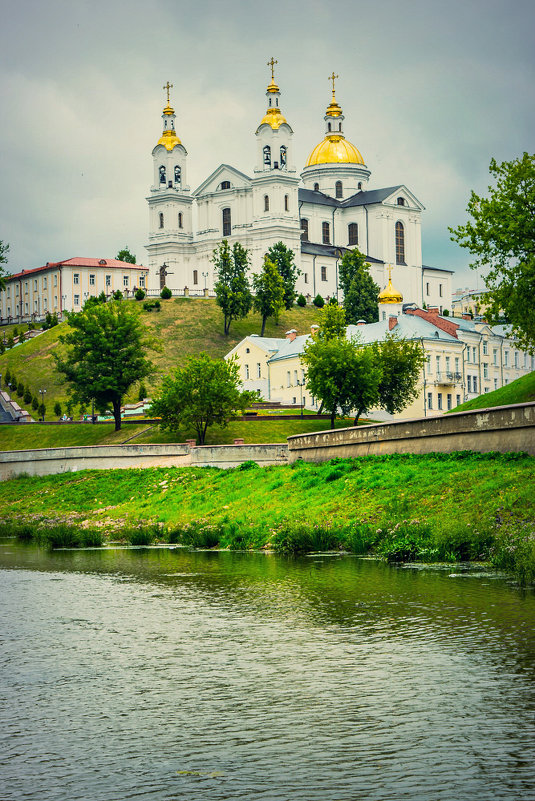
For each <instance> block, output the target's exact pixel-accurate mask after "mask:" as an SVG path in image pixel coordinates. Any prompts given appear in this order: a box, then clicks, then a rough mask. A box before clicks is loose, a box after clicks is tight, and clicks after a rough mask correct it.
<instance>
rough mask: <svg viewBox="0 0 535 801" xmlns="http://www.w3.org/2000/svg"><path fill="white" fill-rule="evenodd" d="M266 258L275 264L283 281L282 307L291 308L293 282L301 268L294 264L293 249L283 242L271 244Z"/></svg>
mask: <svg viewBox="0 0 535 801" xmlns="http://www.w3.org/2000/svg"><path fill="white" fill-rule="evenodd" d="M266 256H267V258H268V259H269V260H270V261H271V262H273V264H275V266H276V267H277V270H278V273H279V275H280V277H281V278H282V280H283V283H284V308H285V309H291V308H292V307H293V305H294V303H295V296H296V292H295V282H296V281H297V277H298V276H299V275H301V270H299V268H298V267H297V266H296V264H295V254H294V252H293V250H291V249H290V248H287V247H286V245H285V244H284V242H277V243H276V244H275V245H272V246H271V247H270V248H269V250H268V252H267V253H266Z"/></svg>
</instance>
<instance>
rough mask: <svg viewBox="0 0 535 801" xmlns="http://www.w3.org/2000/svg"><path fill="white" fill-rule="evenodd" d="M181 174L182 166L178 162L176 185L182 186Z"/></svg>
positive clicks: (176, 166)
mask: <svg viewBox="0 0 535 801" xmlns="http://www.w3.org/2000/svg"><path fill="white" fill-rule="evenodd" d="M181 176H182V173H181V170H180V167H179V166H178V164H177V165H175V186H180V181H181Z"/></svg>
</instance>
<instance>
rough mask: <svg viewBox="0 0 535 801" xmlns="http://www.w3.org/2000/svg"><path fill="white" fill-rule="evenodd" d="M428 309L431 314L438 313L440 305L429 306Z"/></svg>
mask: <svg viewBox="0 0 535 801" xmlns="http://www.w3.org/2000/svg"><path fill="white" fill-rule="evenodd" d="M427 311H428V312H430V313H431V314H438V306H428V307H427Z"/></svg>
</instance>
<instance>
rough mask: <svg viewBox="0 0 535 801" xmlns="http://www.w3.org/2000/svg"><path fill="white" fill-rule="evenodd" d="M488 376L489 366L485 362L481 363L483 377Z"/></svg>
mask: <svg viewBox="0 0 535 801" xmlns="http://www.w3.org/2000/svg"><path fill="white" fill-rule="evenodd" d="M488 377H489V366H488V364H487V363H486V362H484V363H483V378H488Z"/></svg>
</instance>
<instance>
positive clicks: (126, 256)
mask: <svg viewBox="0 0 535 801" xmlns="http://www.w3.org/2000/svg"><path fill="white" fill-rule="evenodd" d="M115 258H116V259H118V260H119V261H125V262H126V263H127V264H135V263H136V257H135V256H134V254H133V253H130V251H129V250H128V245H125V246H124V248H123V249H122V250H120V251H119V253H118V254H117V256H116V257H115Z"/></svg>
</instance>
